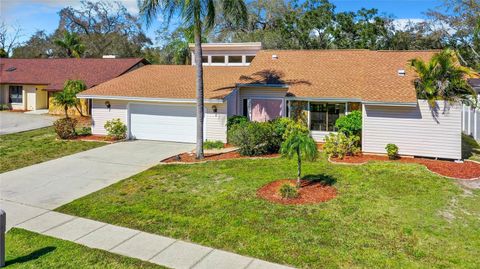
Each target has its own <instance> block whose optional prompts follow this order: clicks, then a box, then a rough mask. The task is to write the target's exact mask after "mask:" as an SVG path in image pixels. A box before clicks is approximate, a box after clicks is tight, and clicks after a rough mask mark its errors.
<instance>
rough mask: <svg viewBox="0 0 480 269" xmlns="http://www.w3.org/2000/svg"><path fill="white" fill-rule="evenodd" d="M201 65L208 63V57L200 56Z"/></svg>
mask: <svg viewBox="0 0 480 269" xmlns="http://www.w3.org/2000/svg"><path fill="white" fill-rule="evenodd" d="M202 63H204V64H207V63H208V56H202Z"/></svg>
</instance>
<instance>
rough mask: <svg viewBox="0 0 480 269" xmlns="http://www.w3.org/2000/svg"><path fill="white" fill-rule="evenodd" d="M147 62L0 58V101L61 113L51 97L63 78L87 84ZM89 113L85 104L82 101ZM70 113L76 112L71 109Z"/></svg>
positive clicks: (131, 60) (83, 106)
mask: <svg viewBox="0 0 480 269" xmlns="http://www.w3.org/2000/svg"><path fill="white" fill-rule="evenodd" d="M146 64H148V62H147V61H146V60H144V59H142V58H130V59H114V58H113V59H112V58H106V59H60V58H58V59H7V58H3V59H0V104H2V105H4V106H7V107H8V108H9V109H13V110H29V111H35V110H44V109H48V110H49V112H50V113H52V114H57V113H62V114H63V113H64V112H63V108H57V107H56V106H55V105H54V104H53V102H52V100H53V95H54V93H55V92H58V91H62V90H63V85H64V83H65V81H67V80H69V79H76V80H83V81H84V82H85V83H86V85H87V87H88V88H90V87H93V86H95V85H98V84H100V83H102V82H105V81H107V80H110V79H112V78H115V77H118V76H120V75H122V74H125V73H127V72H129V71H131V70H134V69H136V68H138V67H141V66H143V65H146ZM82 110H83V113H84V114H89V107H88V103H85V102H84V103H83V104H82ZM71 112H72V113H76V111H75V110H74V109H73V110H72V111H71Z"/></svg>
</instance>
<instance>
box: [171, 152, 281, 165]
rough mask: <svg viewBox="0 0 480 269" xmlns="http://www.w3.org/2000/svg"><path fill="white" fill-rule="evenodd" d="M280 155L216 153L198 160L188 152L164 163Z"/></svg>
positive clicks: (193, 154)
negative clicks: (253, 155)
mask: <svg viewBox="0 0 480 269" xmlns="http://www.w3.org/2000/svg"><path fill="white" fill-rule="evenodd" d="M279 156H280V154H268V155H261V156H258V157H249V156H242V155H240V153H238V152H237V151H231V152H225V153H214V154H205V158H204V159H203V160H197V159H196V157H195V153H192V152H186V153H182V154H180V155H175V156H172V157H169V158H167V159H165V160H163V161H162V162H164V163H196V162H203V161H218V160H229V159H246V158H273V157H279Z"/></svg>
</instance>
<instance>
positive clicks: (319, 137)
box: [310, 131, 334, 143]
mask: <svg viewBox="0 0 480 269" xmlns="http://www.w3.org/2000/svg"><path fill="white" fill-rule="evenodd" d="M331 133H334V132H321V131H310V134H311V135H312V138H313V140H315V142H320V143H323V142H325V136H327V135H329V134H331Z"/></svg>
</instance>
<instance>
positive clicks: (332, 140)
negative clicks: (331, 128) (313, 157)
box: [323, 133, 360, 159]
mask: <svg viewBox="0 0 480 269" xmlns="http://www.w3.org/2000/svg"><path fill="white" fill-rule="evenodd" d="M359 141H360V137H358V136H356V135H353V136H347V135H345V134H344V133H337V134H335V133H332V134H329V135H327V136H326V137H325V144H324V145H323V151H325V153H327V154H328V156H330V157H338V158H340V159H343V158H344V157H345V156H347V155H355V154H358V153H359V152H360V147H359V146H358V143H359Z"/></svg>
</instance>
